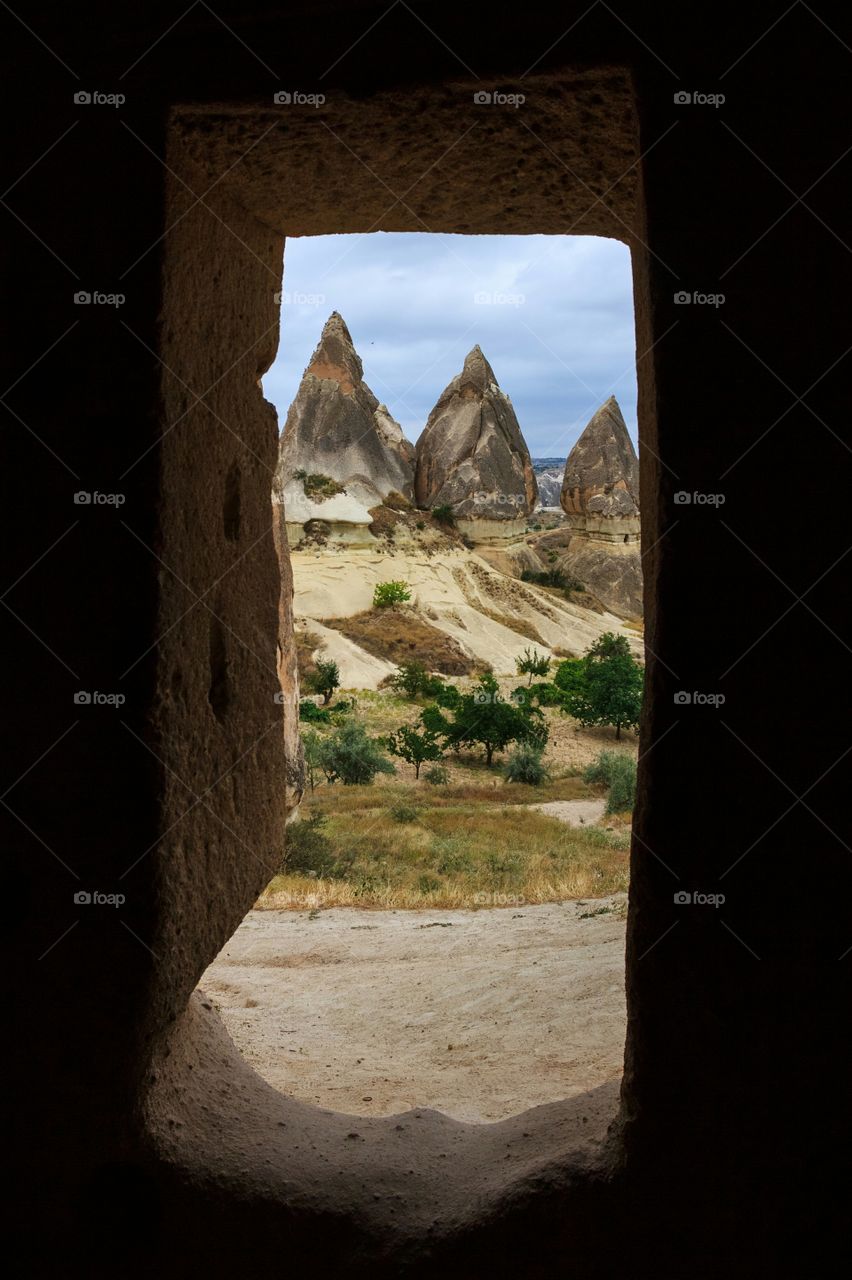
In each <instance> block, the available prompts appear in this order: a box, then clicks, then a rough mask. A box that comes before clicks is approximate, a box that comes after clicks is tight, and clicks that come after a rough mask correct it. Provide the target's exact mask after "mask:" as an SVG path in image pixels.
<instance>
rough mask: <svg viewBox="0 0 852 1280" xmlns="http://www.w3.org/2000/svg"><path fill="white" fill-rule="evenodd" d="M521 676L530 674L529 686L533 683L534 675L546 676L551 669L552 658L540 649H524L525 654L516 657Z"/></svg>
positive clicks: (516, 664)
mask: <svg viewBox="0 0 852 1280" xmlns="http://www.w3.org/2000/svg"><path fill="white" fill-rule="evenodd" d="M515 666H516V668H517V671H518V675H519V676H526V675H528V676H529V679H528V680H527V686H529V685H531V684H532V678H533V676H546V675H547V673H548V671H549V670H550V659H549V658H546V657H545V656H544V654H543V653H539V651H538V649H529V648H526V649H524V652H523V656H522V657H520V658H516V659H515Z"/></svg>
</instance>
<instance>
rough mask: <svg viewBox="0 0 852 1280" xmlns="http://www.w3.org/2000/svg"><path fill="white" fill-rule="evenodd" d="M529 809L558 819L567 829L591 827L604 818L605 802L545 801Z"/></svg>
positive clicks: (532, 805)
mask: <svg viewBox="0 0 852 1280" xmlns="http://www.w3.org/2000/svg"><path fill="white" fill-rule="evenodd" d="M529 807H530V809H538V810H539V812H540V813H546V814H549V815H550V817H551V818H558V819H559V821H560V822H564V823H566V824H567V825H568V826H569V827H586V826H588V827H593V826H594V825H595V824H596V823H598V822H600V821H601V819H602V818H603V816H604V809H605V807H606V801H605V800H545V801H544V803H543V804H531V805H530V806H529Z"/></svg>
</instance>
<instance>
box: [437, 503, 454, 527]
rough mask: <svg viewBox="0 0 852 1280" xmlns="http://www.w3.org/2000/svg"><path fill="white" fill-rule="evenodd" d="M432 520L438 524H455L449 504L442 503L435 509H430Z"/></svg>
mask: <svg viewBox="0 0 852 1280" xmlns="http://www.w3.org/2000/svg"><path fill="white" fill-rule="evenodd" d="M432 519H433V520H437V521H438V524H447V525H450V526H454V525H455V523H456V513H455V511H454V510H453V508H452V507H451V506H450V505H449V503H446V502H442V503H440V504H439V505H438V506H437V507H433V508H432Z"/></svg>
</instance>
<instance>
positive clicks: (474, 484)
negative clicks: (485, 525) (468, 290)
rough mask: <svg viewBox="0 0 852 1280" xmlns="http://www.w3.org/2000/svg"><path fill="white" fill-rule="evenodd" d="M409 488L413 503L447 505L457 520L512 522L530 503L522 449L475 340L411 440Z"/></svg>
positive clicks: (531, 486) (531, 479)
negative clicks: (414, 440)
mask: <svg viewBox="0 0 852 1280" xmlns="http://www.w3.org/2000/svg"><path fill="white" fill-rule="evenodd" d="M414 492H415V497H416V499H417V502H418V505H420V506H423V507H437V506H444V505H446V506H451V507H453V509H454V512H455V515H456V517H457V518H460V519H461V520H462V521H470V520H476V521H481V520H486V521H501V522H506V521H518V520H522V519H524V518H525V517H526V516H527V515H529V513H530V512H531V511H532V509H533V507H534V506H535V502H536V498H537V495H538V490H537V487H536V481H535V475H534V473H533V468H532V462H531V461H530V454H529V449H528V448H527V446H526V442H525V441H524V437H523V435H522V434H521V428H520V427H519V425H518V419H517V418H516V417H515V411H514V409H513V408H512V403H511V401H510V400H509V397H508V396H507V395H505V394H504V393H503V392H502V391H501V390H500V387H499V386H498V384H497V379H496V377H495V376H494V370H493V369H492V368H491V365H490V364H489V363H488V361H487V360H486V358H485V356H484V355H483V353H482V351H481V349H480V348H479V347H478V346H476V347H474V348H473V349H472V350H471V351H470V352H468V355H467V357H466V358H465V362H464V367H463V369H462V371H461V373H459V374H457V375H456V377H455V378H453V380H452V382H450V384H449V386H447V387H446V388H445V390H444V391H443V392H442V393H441V395H440V396H439V398H438V402H437V404H436V405H435V407H434V409H433V410H432V412H431V413H430V414H429V420H428V422H427V423H426V428H425V430H424V432H423V434H422V435H421V437H420V439H419V440H418V441H417V449H416V463H415V479H414Z"/></svg>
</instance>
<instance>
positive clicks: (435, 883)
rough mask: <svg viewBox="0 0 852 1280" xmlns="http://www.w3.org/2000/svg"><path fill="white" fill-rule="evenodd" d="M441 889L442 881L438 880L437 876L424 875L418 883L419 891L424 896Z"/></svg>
mask: <svg viewBox="0 0 852 1280" xmlns="http://www.w3.org/2000/svg"><path fill="white" fill-rule="evenodd" d="M440 888H441V881H440V880H437V879H436V878H435V876H430V875H425V874H424V875H422V876H421V877H420V879H419V880H418V881H417V889H418V892H419V893H423V894H426V893H435V892H436V891H437V890H438V889H440Z"/></svg>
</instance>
